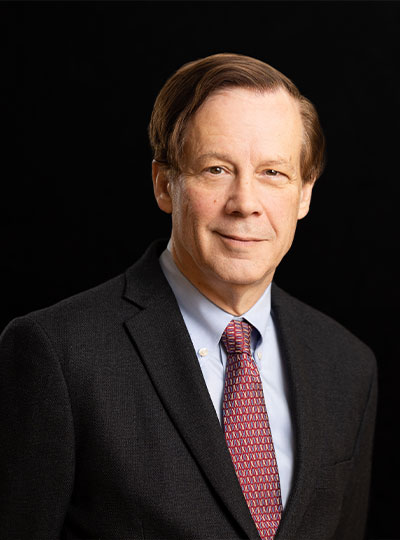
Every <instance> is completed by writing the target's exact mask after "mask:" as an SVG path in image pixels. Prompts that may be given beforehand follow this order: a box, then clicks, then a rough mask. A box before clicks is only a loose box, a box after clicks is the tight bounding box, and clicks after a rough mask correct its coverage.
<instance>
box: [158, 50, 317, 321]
mask: <svg viewBox="0 0 400 540" xmlns="http://www.w3.org/2000/svg"><path fill="white" fill-rule="evenodd" d="M150 140H151V143H152V146H153V150H154V162H153V182H154V190H155V195H156V198H157V202H158V204H159V206H160V208H161V209H162V210H164V211H165V212H168V213H172V245H173V256H174V259H175V262H176V263H177V265H178V267H179V268H180V269H181V271H182V272H183V273H184V274H185V275H186V277H187V278H188V279H189V280H190V281H191V282H192V283H193V284H194V285H195V286H196V287H197V288H198V289H199V290H200V291H201V292H203V294H205V295H206V296H208V297H209V298H210V299H211V300H212V301H214V302H215V303H216V304H218V305H220V306H221V307H223V308H224V309H226V310H227V311H230V312H231V313H240V312H243V310H244V309H245V308H247V309H248V308H249V307H250V306H251V305H252V304H253V303H254V302H255V301H256V300H257V299H258V298H259V296H260V295H261V294H262V292H263V291H264V290H265V288H266V286H267V285H268V284H269V283H270V281H271V279H272V277H273V274H274V272H275V269H276V267H277V265H278V264H279V262H280V261H281V259H282V257H283V256H284V255H285V253H286V252H287V251H288V249H289V248H290V245H291V243H292V240H293V236H294V232H295V228H296V223H297V220H298V219H300V218H302V217H304V216H305V215H306V214H307V212H308V207H309V202H310V198H311V191H312V187H313V184H314V182H315V180H316V178H317V177H318V176H319V174H320V173H321V171H322V167H323V154H324V138H323V134H322V131H321V128H320V125H319V122H318V116H317V113H316V112H315V109H314V107H313V106H312V104H311V103H310V102H309V101H308V100H306V98H303V97H302V96H301V95H300V93H299V91H298V90H297V88H296V87H295V86H294V85H293V83H291V81H289V79H287V78H286V77H285V76H284V75H282V74H280V73H279V72H278V71H276V70H275V69H274V68H272V67H271V66H268V65H266V64H264V63H263V62H260V61H259V60H255V59H253V58H248V57H244V56H240V55H230V54H221V55H214V56H211V57H208V58H205V59H202V60H199V61H197V62H192V63H190V64H186V65H185V66H183V67H182V68H181V69H180V70H178V72H176V73H175V74H174V75H173V76H172V77H171V78H170V79H169V81H167V83H166V85H165V86H164V87H163V89H162V90H161V92H160V94H159V96H158V98H157V100H156V103H155V106H154V111H153V115H152V119H151V123H150Z"/></svg>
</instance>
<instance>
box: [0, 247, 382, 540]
mask: <svg viewBox="0 0 400 540" xmlns="http://www.w3.org/2000/svg"><path fill="white" fill-rule="evenodd" d="M163 248H164V244H162V243H155V244H153V245H152V246H151V247H150V248H149V250H148V251H147V252H146V254H145V255H144V256H143V257H142V258H141V259H140V260H139V261H138V262H137V263H136V264H134V265H133V266H132V267H131V268H130V269H128V270H127V272H126V273H125V274H122V275H120V276H117V277H116V278H114V279H112V280H110V281H108V282H107V283H105V284H102V285H100V286H98V287H96V288H94V289H91V290H89V291H86V292H84V293H81V294H78V295H76V296H74V297H72V298H69V299H66V300H64V301H62V302H60V303H58V304H56V305H55V306H52V307H49V308H46V309H44V310H40V311H37V312H34V313H31V314H29V315H26V316H24V317H20V318H18V319H15V320H14V321H12V322H11V323H10V324H9V325H8V327H7V328H6V329H5V331H4V332H3V334H2V336H1V342H0V387H1V388H0V415H1V425H0V434H1V435H0V436H1V444H0V475H1V476H0V477H1V488H0V538H4V539H6V538H7V540H12V539H17V538H18V539H20V540H56V539H62V540H78V539H79V540H83V539H85V540H88V539H91V540H92V539H102V540H105V539H118V540H133V539H135V540H136V539H140V540H146V539H151V540H161V539H171V540H172V539H173V540H181V539H182V540H192V539H193V540H195V539H196V540H211V539H213V540H222V539H232V540H233V539H239V538H243V539H244V538H249V539H252V540H256V539H259V536H258V533H257V530H256V527H255V525H254V523H253V521H252V518H251V516H250V513H249V511H248V508H247V506H246V502H245V499H244V497H243V494H242V492H241V488H240V485H239V483H238V480H237V478H236V475H235V472H234V469H233V466H232V463H231V459H230V456H229V451H228V449H227V446H226V443H225V438H224V434H223V431H222V428H221V425H220V424H219V422H218V419H217V416H216V413H215V409H214V407H213V404H212V402H211V399H210V396H209V394H208V391H207V387H206V385H205V382H204V379H203V376H202V373H201V370H200V366H199V363H198V360H197V358H196V354H195V351H194V348H193V345H192V343H191V340H190V337H189V334H188V332H187V329H186V326H185V324H184V321H183V319H182V316H181V314H180V311H179V308H178V305H177V302H176V300H175V297H174V295H173V293H172V291H171V289H170V288H169V285H168V283H167V281H166V279H165V277H164V275H163V273H162V271H161V268H160V266H159V262H158V256H159V254H160V252H161V250H162V249H163ZM272 313H273V317H274V321H275V324H276V327H277V329H278V334H279V338H280V347H281V352H282V356H283V359H284V362H285V368H286V370H287V378H288V382H289V393H290V407H291V412H292V418H293V426H294V431H295V438H296V452H295V469H294V479H293V485H292V490H291V494H290V496H289V499H288V502H287V505H286V508H285V510H284V513H283V516H282V520H281V523H280V526H279V529H278V533H277V535H276V539H277V540H328V539H330V540H333V539H335V540H361V539H362V538H363V534H364V533H363V531H364V522H365V518H366V512H367V504H368V488H369V475H370V461H371V447H372V439H373V428H374V420H375V407H376V367H375V359H374V356H373V354H372V352H371V351H370V350H369V349H368V348H367V347H366V346H365V345H364V344H362V343H361V342H360V341H359V340H358V339H357V338H355V337H354V336H353V335H351V334H350V333H349V332H348V331H347V330H345V329H344V328H343V327H341V326H340V325H339V324H337V323H336V322H334V321H332V320H331V319H330V318H328V317H326V316H325V315H322V314H321V313H319V312H317V311H316V310H314V309H312V308H310V307H308V306H306V305H305V304H303V303H301V302H299V301H298V300H296V299H294V298H292V297H291V296H289V295H288V294H286V293H284V292H283V291H282V290H280V289H279V288H278V287H277V286H275V285H273V288H272Z"/></svg>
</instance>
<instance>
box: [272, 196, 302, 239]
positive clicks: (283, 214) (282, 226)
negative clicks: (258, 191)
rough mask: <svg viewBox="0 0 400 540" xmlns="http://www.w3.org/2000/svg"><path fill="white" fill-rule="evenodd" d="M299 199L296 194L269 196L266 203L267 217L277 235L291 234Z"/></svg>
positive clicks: (295, 220) (294, 226) (294, 224)
mask: <svg viewBox="0 0 400 540" xmlns="http://www.w3.org/2000/svg"><path fill="white" fill-rule="evenodd" d="M298 208H299V199H298V197H297V196H294V195H291V194H285V195H284V196H279V197H278V196H277V197H271V198H270V199H269V204H268V217H269V220H270V222H271V224H272V226H273V228H274V230H275V232H276V233H277V234H278V236H279V235H282V234H284V235H287V234H289V235H290V234H292V232H294V229H295V228H296V224H297V214H298Z"/></svg>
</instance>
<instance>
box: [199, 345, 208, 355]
mask: <svg viewBox="0 0 400 540" xmlns="http://www.w3.org/2000/svg"><path fill="white" fill-rule="evenodd" d="M207 354H208V351H207V349H206V348H205V347H203V348H201V349H199V355H200V356H207Z"/></svg>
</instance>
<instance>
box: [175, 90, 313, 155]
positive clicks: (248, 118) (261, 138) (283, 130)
mask: <svg viewBox="0 0 400 540" xmlns="http://www.w3.org/2000/svg"><path fill="white" fill-rule="evenodd" d="M302 139H303V126H302V120H301V115H300V111H299V105H298V102H297V101H296V100H295V99H294V98H293V97H292V96H290V95H289V94H288V93H287V92H286V91H285V90H283V89H278V90H276V91H273V92H271V91H269V92H258V91H254V90H249V89H244V88H229V89H224V90H221V91H218V92H215V93H213V94H211V95H210V96H209V97H208V98H207V99H206V101H205V102H204V103H203V104H202V105H201V107H200V108H199V109H198V111H196V113H195V114H194V116H193V117H192V118H191V120H190V122H189V124H188V128H187V132H186V144H185V157H186V158H189V159H190V158H193V157H195V156H196V155H197V154H198V153H199V152H200V153H204V152H215V151H218V152H222V153H228V154H235V155H239V154H240V155H241V156H242V157H244V156H245V155H246V156H247V157H249V158H251V159H252V160H253V161H254V160H258V159H264V158H266V157H268V158H273V157H276V156H277V155H278V154H279V155H283V156H284V157H285V158H287V159H290V161H291V162H296V161H298V160H299V159H300V149H301V144H302ZM188 153H189V155H188Z"/></svg>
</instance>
